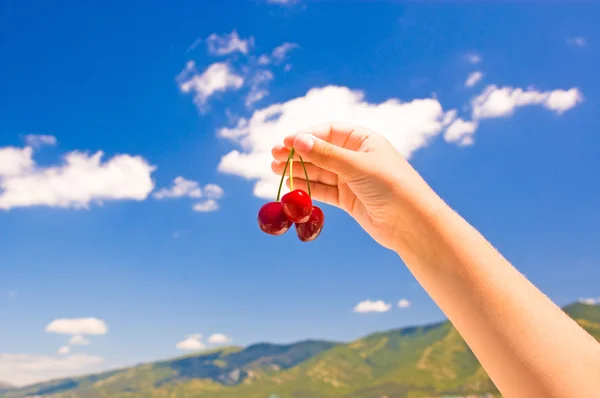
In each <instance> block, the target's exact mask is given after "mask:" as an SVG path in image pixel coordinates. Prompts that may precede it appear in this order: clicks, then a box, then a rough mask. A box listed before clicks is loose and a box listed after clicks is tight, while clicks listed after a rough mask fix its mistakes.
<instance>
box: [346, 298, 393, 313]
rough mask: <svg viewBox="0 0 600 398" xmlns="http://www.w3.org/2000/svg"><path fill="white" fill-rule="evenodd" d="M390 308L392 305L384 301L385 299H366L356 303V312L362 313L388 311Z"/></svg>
mask: <svg viewBox="0 0 600 398" xmlns="http://www.w3.org/2000/svg"><path fill="white" fill-rule="evenodd" d="M390 308H392V305H391V304H387V303H385V302H383V300H378V301H371V300H365V301H361V302H360V303H358V304H356V306H355V307H354V312H358V313H361V314H366V313H369V312H387V311H389V310H390Z"/></svg>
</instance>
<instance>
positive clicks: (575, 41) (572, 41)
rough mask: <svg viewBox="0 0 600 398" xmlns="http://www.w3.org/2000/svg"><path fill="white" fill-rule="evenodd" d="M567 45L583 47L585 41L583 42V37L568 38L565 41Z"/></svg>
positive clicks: (585, 43)
mask: <svg viewBox="0 0 600 398" xmlns="http://www.w3.org/2000/svg"><path fill="white" fill-rule="evenodd" d="M567 44H569V45H571V46H575V47H585V46H586V45H587V41H586V40H585V37H581V36H578V37H569V38H568V39H567Z"/></svg>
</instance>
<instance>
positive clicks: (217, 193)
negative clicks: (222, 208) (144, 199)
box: [154, 176, 224, 213]
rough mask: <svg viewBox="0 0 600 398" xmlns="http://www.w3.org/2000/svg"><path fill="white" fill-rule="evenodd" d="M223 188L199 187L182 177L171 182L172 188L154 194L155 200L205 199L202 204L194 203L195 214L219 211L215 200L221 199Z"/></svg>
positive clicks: (208, 185)
mask: <svg viewBox="0 0 600 398" xmlns="http://www.w3.org/2000/svg"><path fill="white" fill-rule="evenodd" d="M223 194H224V192H223V188H221V187H220V186H218V185H216V184H207V185H206V186H205V187H204V188H201V187H200V184H198V183H197V182H196V181H191V180H186V179H185V178H183V177H181V176H180V177H177V178H175V180H173V186H172V187H170V188H163V189H161V190H159V191H158V192H156V193H155V194H154V197H155V198H156V199H166V198H183V197H189V198H194V199H198V198H204V197H205V198H206V200H203V201H202V202H199V203H196V204H195V205H194V206H193V209H194V211H197V212H205V213H206V212H211V211H217V210H219V205H218V203H217V199H220V198H222V197H223Z"/></svg>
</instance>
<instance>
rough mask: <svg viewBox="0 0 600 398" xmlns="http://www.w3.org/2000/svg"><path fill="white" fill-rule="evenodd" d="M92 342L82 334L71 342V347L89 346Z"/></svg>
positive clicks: (77, 335) (72, 338)
mask: <svg viewBox="0 0 600 398" xmlns="http://www.w3.org/2000/svg"><path fill="white" fill-rule="evenodd" d="M89 344H90V341H89V340H88V339H86V338H85V337H83V335H81V334H76V335H74V336H73V337H71V339H70V340H69V345H89Z"/></svg>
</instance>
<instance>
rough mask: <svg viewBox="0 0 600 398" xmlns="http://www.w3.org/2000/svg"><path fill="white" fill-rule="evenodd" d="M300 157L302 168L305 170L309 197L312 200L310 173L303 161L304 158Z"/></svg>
mask: <svg viewBox="0 0 600 398" xmlns="http://www.w3.org/2000/svg"><path fill="white" fill-rule="evenodd" d="M298 157H299V158H300V163H302V168H303V169H304V177H306V187H307V188H308V197H309V198H312V195H311V194H310V181H309V180H308V172H307V171H306V166H305V165H304V160H302V156H300V155H298ZM290 171H291V170H290Z"/></svg>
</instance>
